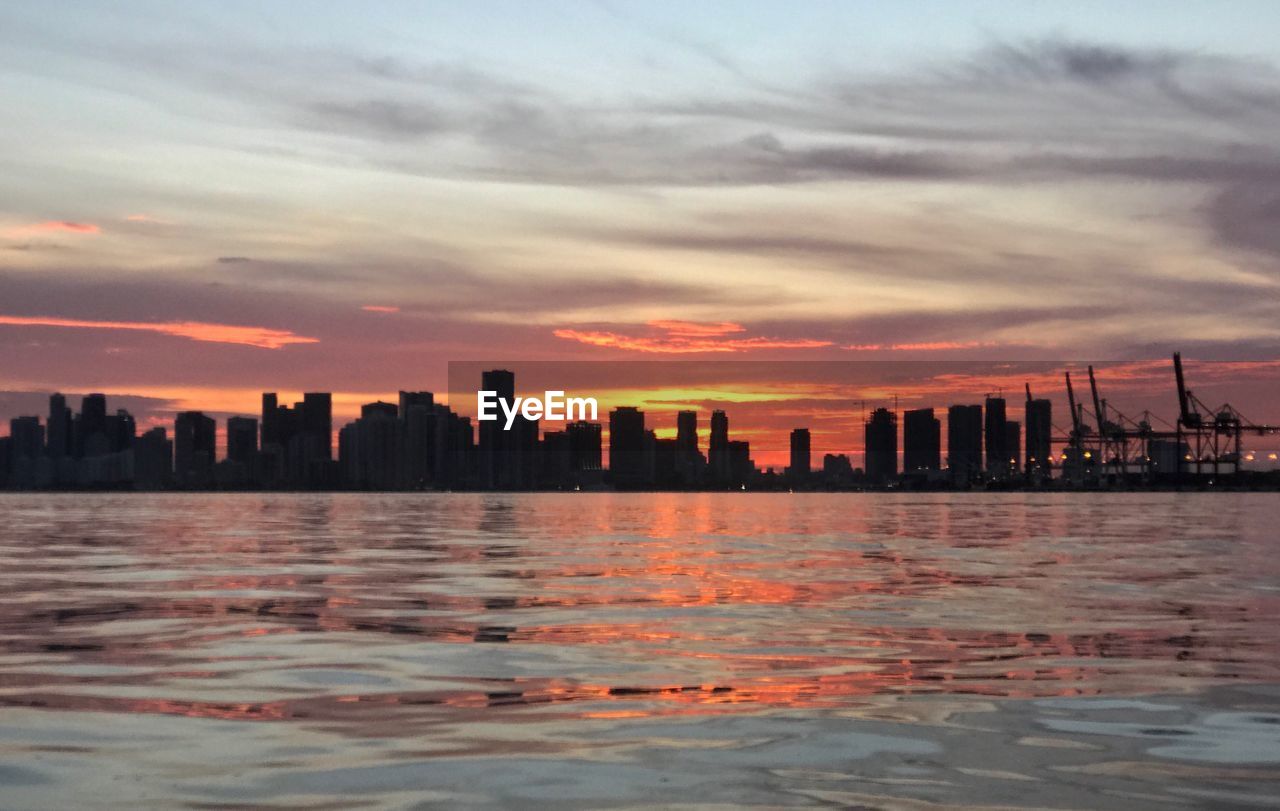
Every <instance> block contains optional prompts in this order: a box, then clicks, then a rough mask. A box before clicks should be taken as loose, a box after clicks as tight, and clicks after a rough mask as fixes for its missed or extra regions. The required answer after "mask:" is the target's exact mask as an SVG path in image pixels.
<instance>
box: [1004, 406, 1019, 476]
mask: <svg viewBox="0 0 1280 811" xmlns="http://www.w3.org/2000/svg"><path fill="white" fill-rule="evenodd" d="M1004 449H1005V453H1007V454H1009V458H1008V459H1006V460H1005V464H1006V465H1008V467H1007V468H1006V469H1005V476H1006V477H1009V478H1016V477H1017V476H1018V474H1019V473H1020V472H1021V470H1022V423H1020V422H1018V421H1016V420H1007V421H1005V424H1004Z"/></svg>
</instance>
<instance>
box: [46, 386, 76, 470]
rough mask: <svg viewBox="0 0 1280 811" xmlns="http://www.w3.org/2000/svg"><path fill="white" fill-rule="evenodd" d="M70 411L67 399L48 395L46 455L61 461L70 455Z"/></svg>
mask: <svg viewBox="0 0 1280 811" xmlns="http://www.w3.org/2000/svg"><path fill="white" fill-rule="evenodd" d="M71 426H72V422H71V410H70V409H69V408H67V398H66V397H64V396H62V395H61V394H51V395H49V425H48V446H47V452H48V455H49V456H50V457H51V458H53V459H62V458H63V457H66V456H70V455H71V450H72V448H71V445H72V443H71Z"/></svg>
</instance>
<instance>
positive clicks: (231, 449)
mask: <svg viewBox="0 0 1280 811" xmlns="http://www.w3.org/2000/svg"><path fill="white" fill-rule="evenodd" d="M257 455H258V421H257V420H255V419H254V418H253V417H231V418H229V419H228V420H227V458H228V459H230V460H231V461H233V462H239V463H240V464H242V465H246V466H251V465H252V464H253V462H254V457H256V456H257Z"/></svg>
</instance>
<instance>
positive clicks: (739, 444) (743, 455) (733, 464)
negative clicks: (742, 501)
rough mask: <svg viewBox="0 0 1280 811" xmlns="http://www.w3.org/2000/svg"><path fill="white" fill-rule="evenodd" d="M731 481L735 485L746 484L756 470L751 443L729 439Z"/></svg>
mask: <svg viewBox="0 0 1280 811" xmlns="http://www.w3.org/2000/svg"><path fill="white" fill-rule="evenodd" d="M727 454H728V457H729V483H730V484H732V485H734V486H735V487H736V486H738V485H742V484H746V483H747V482H748V481H750V480H751V478H752V476H753V475H754V474H755V472H756V467H755V465H754V464H753V463H752V461H751V443H749V442H745V441H743V440H739V439H732V440H729V447H728V449H727Z"/></svg>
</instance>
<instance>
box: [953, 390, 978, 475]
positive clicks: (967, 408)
mask: <svg viewBox="0 0 1280 811" xmlns="http://www.w3.org/2000/svg"><path fill="white" fill-rule="evenodd" d="M947 468H948V469H949V470H950V471H951V476H952V479H953V481H954V482H955V483H956V484H958V485H966V484H969V483H970V482H972V481H973V480H974V479H976V478H978V476H979V475H980V474H981V473H982V406H980V405H953V406H951V407H950V408H948V409H947Z"/></svg>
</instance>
